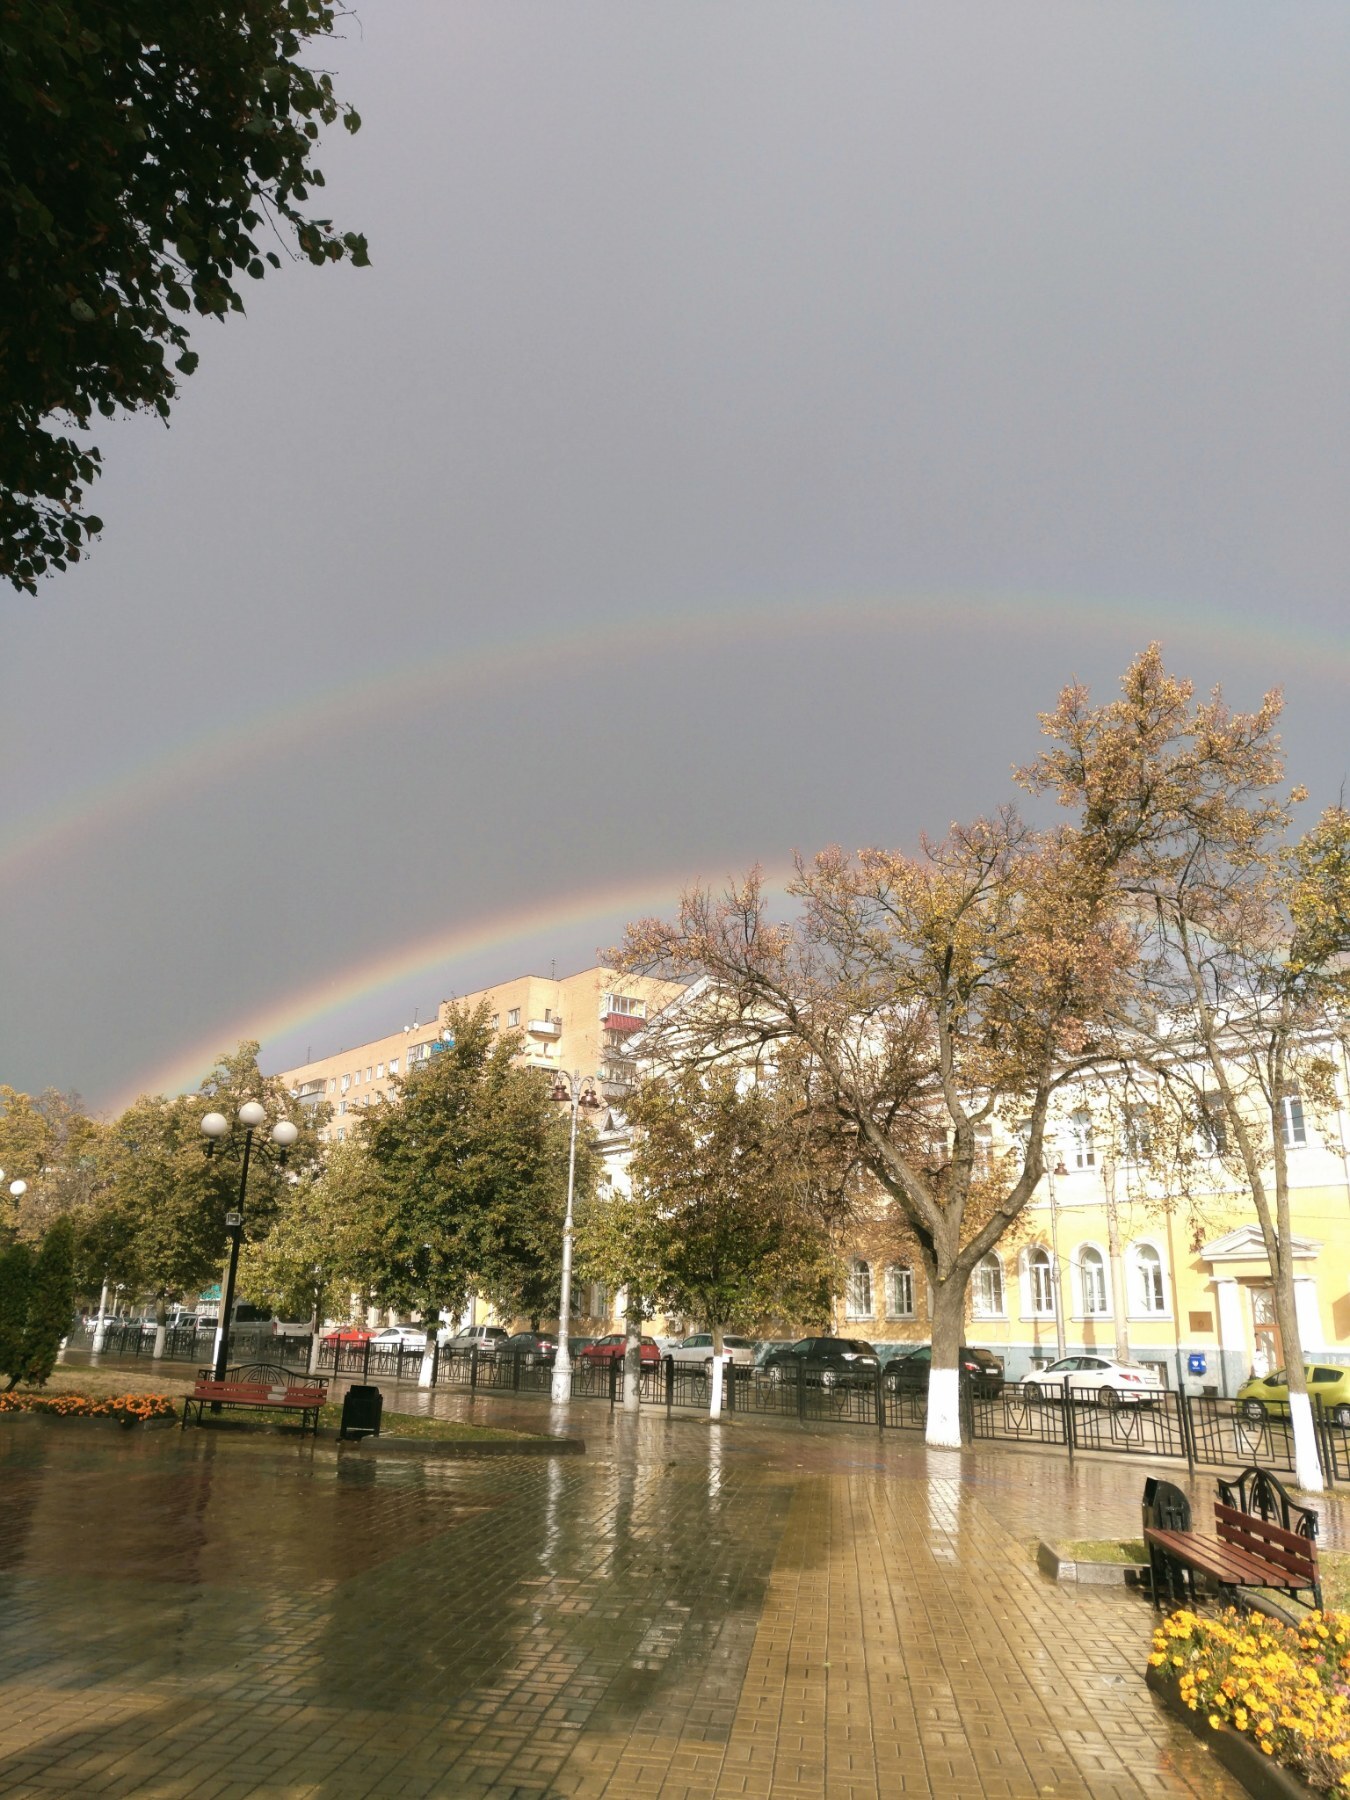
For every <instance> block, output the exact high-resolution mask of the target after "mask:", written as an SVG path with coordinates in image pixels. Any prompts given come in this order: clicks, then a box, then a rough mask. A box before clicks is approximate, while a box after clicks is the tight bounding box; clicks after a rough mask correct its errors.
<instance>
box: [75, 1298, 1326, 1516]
mask: <svg viewBox="0 0 1350 1800" xmlns="http://www.w3.org/2000/svg"><path fill="white" fill-rule="evenodd" d="M92 1340H93V1326H92V1324H90V1325H89V1326H88V1327H87V1328H80V1329H78V1330H76V1331H73V1332H72V1333H71V1335H70V1337H69V1339H68V1340H67V1342H68V1345H69V1346H70V1347H72V1348H77V1349H86V1350H87V1349H89V1348H90V1346H91V1344H92ZM154 1342H155V1339H154V1333H153V1332H147V1331H144V1330H143V1329H142V1327H141V1325H140V1324H139V1322H137V1321H119V1320H109V1321H108V1322H107V1324H106V1325H105V1328H104V1344H103V1349H104V1353H105V1354H106V1355H108V1356H121V1357H126V1356H135V1357H138V1358H144V1359H145V1360H146V1361H147V1362H149V1361H151V1360H153V1357H152V1353H153V1350H154ZM214 1342H215V1333H214V1329H206V1330H202V1331H197V1330H195V1329H186V1330H176V1331H175V1330H170V1331H168V1332H167V1334H166V1339H165V1351H164V1355H165V1360H167V1361H172V1362H195V1363H203V1362H205V1361H207V1360H209V1358H210V1355H211V1351H212V1348H213V1345H214ZM310 1342H311V1340H310V1338H309V1337H307V1336H306V1337H274V1336H272V1335H271V1333H270V1332H269V1331H268V1329H267V1327H266V1326H249V1325H244V1326H237V1327H236V1328H235V1329H234V1330H233V1331H232V1332H231V1333H230V1344H229V1354H230V1357H231V1358H232V1359H233V1360H235V1361H247V1360H266V1361H269V1362H278V1363H283V1364H289V1365H290V1366H292V1367H297V1368H305V1367H307V1366H308V1362H309V1353H310ZM422 1358H423V1351H422V1348H421V1346H420V1345H417V1344H390V1343H375V1342H374V1341H372V1340H366V1341H364V1342H356V1341H353V1340H348V1339H343V1340H337V1339H330V1340H329V1341H327V1342H324V1343H321V1344H320V1346H319V1361H318V1366H319V1370H320V1371H321V1372H322V1373H325V1374H329V1375H346V1376H350V1377H354V1378H357V1379H360V1380H362V1381H368V1380H371V1379H375V1380H386V1381H387V1380H393V1381H415V1380H417V1379H418V1378H419V1376H420V1374H421V1367H422ZM430 1373H431V1380H432V1384H433V1386H436V1387H444V1388H455V1389H461V1390H464V1389H467V1390H468V1391H469V1392H471V1393H475V1392H483V1393H498V1394H506V1393H511V1394H520V1395H535V1396H539V1397H541V1398H545V1399H546V1398H547V1397H548V1396H549V1394H550V1391H551V1388H552V1381H553V1364H552V1360H551V1358H547V1357H541V1356H539V1355H536V1354H534V1353H532V1352H526V1351H517V1352H512V1353H511V1354H510V1355H504V1354H501V1353H500V1352H498V1353H495V1354H494V1353H492V1352H490V1351H483V1350H480V1349H478V1348H474V1349H471V1350H468V1351H464V1350H450V1349H448V1348H446V1347H443V1346H440V1345H437V1346H436V1347H435V1349H434V1351H433V1357H432V1367H431V1371H430ZM625 1379H626V1377H625V1374H624V1369H623V1363H622V1358H621V1357H611V1356H604V1357H589V1356H586V1355H584V1354H578V1355H577V1356H576V1357H575V1358H574V1361H573V1364H572V1377H571V1394H572V1398H573V1399H577V1400H587V1399H590V1400H607V1401H608V1402H609V1404H610V1405H611V1406H616V1405H618V1404H620V1402H621V1401H622V1399H623V1394H624V1383H625ZM709 1387H710V1375H709V1374H708V1372H707V1371H705V1370H704V1369H703V1368H701V1367H699V1366H697V1365H681V1364H677V1363H675V1362H673V1361H672V1360H671V1359H670V1358H668V1357H667V1358H663V1359H662V1360H661V1362H660V1363H659V1364H658V1363H652V1362H647V1363H644V1364H643V1367H642V1371H641V1374H640V1376H639V1378H638V1399H639V1403H640V1404H641V1405H642V1406H645V1407H653V1406H662V1407H665V1408H666V1409H667V1411H673V1410H674V1409H675V1408H680V1409H681V1410H690V1411H699V1412H703V1411H706V1410H707V1407H708V1403H709ZM1037 1389H1038V1391H1034V1392H1033V1393H1032V1394H1030V1395H1029V1394H1028V1393H1027V1392H1026V1390H1025V1387H1023V1386H1014V1385H1008V1386H995V1385H994V1384H993V1383H991V1382H990V1381H989V1380H988V1379H987V1378H985V1377H979V1376H976V1377H974V1378H971V1377H967V1376H963V1377H962V1378H961V1389H960V1394H961V1427H962V1437H963V1439H964V1440H965V1441H966V1442H967V1443H972V1444H984V1443H1004V1444H1020V1445H1026V1446H1033V1447H1041V1448H1044V1449H1046V1450H1051V1451H1054V1450H1059V1451H1063V1452H1064V1453H1066V1454H1067V1455H1068V1456H1069V1457H1070V1458H1073V1457H1075V1456H1078V1455H1081V1454H1083V1453H1085V1452H1086V1453H1091V1454H1093V1455H1104V1456H1122V1457H1131V1458H1134V1459H1136V1460H1138V1459H1143V1460H1152V1459H1155V1458H1157V1459H1161V1460H1166V1461H1173V1462H1186V1463H1188V1464H1189V1465H1190V1467H1191V1468H1192V1469H1196V1468H1205V1469H1230V1468H1245V1467H1249V1466H1252V1465H1256V1466H1258V1467H1261V1468H1267V1469H1272V1470H1276V1471H1279V1472H1281V1473H1285V1474H1288V1473H1292V1472H1293V1469H1294V1442H1293V1431H1292V1428H1291V1426H1290V1423H1289V1420H1288V1418H1287V1416H1281V1414H1280V1413H1279V1412H1278V1411H1273V1410H1270V1409H1266V1408H1260V1409H1258V1408H1256V1407H1254V1406H1253V1405H1252V1404H1251V1402H1250V1401H1247V1402H1244V1401H1240V1400H1226V1399H1219V1398H1217V1397H1215V1396H1212V1395H1204V1396H1198V1397H1197V1396H1192V1395H1188V1394H1185V1393H1182V1392H1180V1391H1178V1390H1176V1389H1173V1388H1166V1389H1161V1390H1157V1391H1155V1392H1153V1393H1151V1394H1150V1395H1149V1396H1148V1397H1147V1398H1146V1399H1141V1400H1136V1399H1135V1398H1134V1397H1133V1396H1130V1397H1128V1398H1121V1399H1116V1398H1110V1399H1108V1398H1107V1397H1106V1396H1105V1395H1104V1394H1093V1395H1088V1394H1086V1393H1084V1392H1082V1391H1081V1390H1079V1391H1077V1392H1074V1391H1072V1390H1070V1389H1069V1388H1068V1387H1067V1384H1066V1386H1065V1387H1064V1388H1063V1389H1062V1390H1061V1391H1059V1392H1055V1391H1054V1390H1052V1389H1049V1388H1048V1387H1047V1386H1046V1384H1045V1383H1044V1381H1041V1382H1038V1383H1037ZM722 1403H723V1407H724V1409H725V1411H726V1412H727V1413H729V1414H741V1415H743V1416H747V1417H751V1418H756V1419H762V1420H764V1421H765V1422H766V1423H768V1422H770V1421H772V1420H775V1419H778V1420H782V1421H783V1422H785V1423H786V1422H787V1421H789V1420H791V1421H797V1422H800V1423H803V1424H842V1425H866V1426H871V1427H872V1428H873V1429H875V1430H878V1431H912V1432H917V1433H922V1432H923V1430H924V1429H925V1427H926V1425H927V1420H928V1392H927V1387H926V1385H925V1384H922V1383H919V1384H902V1383H898V1382H894V1381H890V1382H888V1381H887V1380H886V1378H885V1373H884V1371H883V1370H882V1369H877V1370H875V1371H870V1372H868V1373H867V1374H866V1375H847V1376H841V1375H840V1374H838V1373H837V1372H835V1371H831V1370H809V1369H808V1370H806V1371H801V1370H799V1369H797V1368H796V1367H782V1366H779V1367H776V1368H769V1369H764V1368H746V1367H744V1366H738V1365H736V1364H732V1363H729V1364H728V1365H727V1367H726V1371H725V1378H724V1383H723V1402H722ZM1339 1410H1340V1409H1338V1412H1339ZM1314 1424H1315V1429H1316V1432H1317V1440H1318V1450H1319V1454H1320V1457H1321V1461H1322V1467H1323V1471H1324V1473H1325V1476H1326V1479H1327V1481H1328V1482H1329V1483H1331V1484H1332V1485H1334V1484H1335V1483H1336V1482H1345V1483H1348V1484H1350V1420H1345V1421H1342V1420H1340V1419H1339V1418H1338V1416H1337V1412H1329V1411H1325V1410H1323V1409H1322V1408H1321V1407H1320V1406H1319V1405H1318V1404H1317V1403H1316V1402H1314Z"/></svg>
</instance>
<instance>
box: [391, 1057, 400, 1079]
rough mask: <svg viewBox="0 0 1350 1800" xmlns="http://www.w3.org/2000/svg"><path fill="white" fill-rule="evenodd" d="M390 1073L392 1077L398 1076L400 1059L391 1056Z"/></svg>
mask: <svg viewBox="0 0 1350 1800" xmlns="http://www.w3.org/2000/svg"><path fill="white" fill-rule="evenodd" d="M389 1073H390V1074H391V1075H397V1074H398V1058H397V1057H396V1056H391V1057H390V1058H389Z"/></svg>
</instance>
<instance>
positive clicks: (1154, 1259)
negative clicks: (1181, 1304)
mask: <svg viewBox="0 0 1350 1800" xmlns="http://www.w3.org/2000/svg"><path fill="white" fill-rule="evenodd" d="M1130 1256H1131V1259H1132V1260H1133V1263H1134V1303H1135V1305H1136V1306H1137V1307H1138V1309H1139V1311H1140V1312H1141V1313H1160V1312H1165V1311H1166V1310H1167V1302H1166V1300H1165V1299H1164V1297H1163V1267H1162V1257H1161V1256H1159V1254H1158V1252H1157V1251H1156V1250H1155V1249H1154V1247H1153V1245H1152V1244H1136V1245H1135V1246H1134V1248H1133V1250H1131V1252H1130Z"/></svg>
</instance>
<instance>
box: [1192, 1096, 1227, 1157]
mask: <svg viewBox="0 0 1350 1800" xmlns="http://www.w3.org/2000/svg"><path fill="white" fill-rule="evenodd" d="M1196 1135H1197V1136H1198V1137H1199V1139H1200V1144H1201V1148H1202V1149H1203V1150H1204V1151H1205V1153H1206V1155H1208V1156H1222V1155H1223V1154H1224V1152H1225V1151H1226V1150H1227V1148H1228V1122H1227V1120H1226V1119H1225V1118H1224V1116H1223V1100H1222V1098H1221V1097H1220V1095H1218V1094H1202V1095H1201V1097H1200V1113H1199V1117H1198V1118H1197V1120H1196Z"/></svg>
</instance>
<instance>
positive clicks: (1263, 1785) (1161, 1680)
mask: <svg viewBox="0 0 1350 1800" xmlns="http://www.w3.org/2000/svg"><path fill="white" fill-rule="evenodd" d="M1144 1680H1145V1682H1146V1683H1147V1684H1148V1686H1149V1687H1150V1688H1151V1689H1152V1690H1153V1692H1154V1693H1155V1694H1156V1695H1157V1697H1158V1699H1159V1700H1160V1701H1161V1703H1162V1704H1163V1705H1164V1706H1165V1707H1166V1708H1167V1710H1168V1712H1170V1713H1171V1714H1172V1715H1173V1716H1174V1717H1175V1718H1176V1719H1178V1720H1179V1721H1180V1723H1181V1724H1183V1725H1184V1726H1185V1727H1186V1729H1187V1730H1188V1731H1189V1732H1191V1733H1192V1734H1193V1735H1194V1736H1195V1737H1198V1738H1199V1739H1200V1740H1201V1742H1202V1743H1205V1744H1208V1746H1209V1748H1210V1749H1211V1750H1212V1751H1213V1752H1214V1755H1215V1757H1216V1758H1217V1759H1218V1761H1219V1762H1221V1763H1222V1764H1223V1766H1224V1768H1225V1769H1227V1771H1228V1773H1229V1774H1230V1775H1231V1776H1232V1777H1233V1779H1234V1780H1235V1781H1237V1782H1239V1783H1241V1785H1242V1786H1243V1787H1244V1788H1246V1790H1247V1792H1248V1793H1249V1794H1250V1795H1251V1796H1252V1800H1314V1796H1313V1790H1312V1789H1311V1788H1310V1787H1309V1786H1308V1785H1307V1783H1306V1782H1303V1781H1300V1780H1299V1778H1298V1776H1297V1775H1291V1774H1290V1772H1289V1770H1288V1769H1282V1768H1281V1767H1280V1765H1279V1764H1278V1763H1277V1762H1272V1761H1271V1759H1270V1757H1268V1756H1267V1755H1266V1754H1265V1753H1264V1751H1261V1750H1258V1749H1257V1747H1256V1745H1255V1744H1254V1743H1253V1742H1252V1741H1251V1739H1250V1738H1248V1737H1244V1736H1243V1734H1242V1733H1241V1732H1240V1731H1234V1730H1233V1727H1232V1726H1231V1725H1220V1726H1219V1728H1218V1730H1217V1731H1216V1730H1215V1729H1214V1727H1213V1726H1212V1725H1209V1724H1207V1723H1206V1722H1205V1720H1204V1719H1203V1718H1202V1717H1201V1715H1200V1714H1199V1713H1198V1712H1192V1711H1191V1709H1190V1707H1189V1706H1185V1705H1183V1704H1182V1701H1181V1697H1180V1695H1179V1694H1178V1693H1177V1684H1176V1682H1175V1681H1173V1680H1172V1679H1171V1678H1170V1677H1169V1676H1167V1675H1164V1674H1163V1672H1162V1670H1161V1669H1155V1668H1154V1667H1153V1665H1152V1664H1151V1663H1150V1665H1149V1667H1148V1668H1147V1670H1146V1671H1145V1673H1144Z"/></svg>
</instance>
